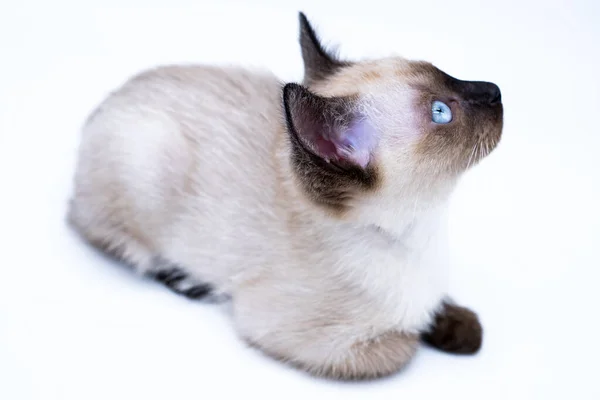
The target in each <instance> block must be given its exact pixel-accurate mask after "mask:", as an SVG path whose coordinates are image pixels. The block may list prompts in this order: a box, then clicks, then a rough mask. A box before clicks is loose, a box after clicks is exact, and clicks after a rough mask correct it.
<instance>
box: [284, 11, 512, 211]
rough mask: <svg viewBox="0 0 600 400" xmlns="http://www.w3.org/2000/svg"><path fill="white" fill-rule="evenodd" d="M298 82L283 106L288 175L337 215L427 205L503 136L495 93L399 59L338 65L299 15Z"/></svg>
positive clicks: (485, 86)
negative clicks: (416, 202)
mask: <svg viewBox="0 0 600 400" xmlns="http://www.w3.org/2000/svg"><path fill="white" fill-rule="evenodd" d="M300 44H301V47H302V56H303V59H304V67H305V77H304V82H303V84H302V85H299V84H294V83H290V84H287V85H285V87H284V90H283V103H284V109H285V117H286V122H287V128H288V133H289V137H290V143H291V160H292V166H293V169H294V173H295V176H296V178H298V179H297V181H298V182H299V184H300V185H301V186H302V188H303V190H304V191H305V192H306V193H307V194H308V195H309V197H310V198H311V200H313V201H315V202H316V203H318V204H321V205H323V206H326V207H328V208H330V209H332V210H336V211H346V210H348V209H351V208H353V207H358V206H360V205H361V204H365V203H368V204H371V205H373V204H376V205H377V206H378V207H393V204H394V202H396V203H397V204H398V203H401V202H402V201H403V199H409V198H414V197H415V196H416V197H418V198H419V199H426V200H427V198H428V197H429V198H431V201H434V199H433V198H435V197H436V196H438V195H444V194H445V193H447V192H448V188H450V187H451V186H452V185H453V183H454V181H455V180H456V178H457V177H458V176H460V175H461V173H463V172H464V171H465V170H467V169H468V168H470V167H471V166H472V165H474V164H476V163H477V162H478V161H479V160H481V159H482V158H483V157H485V156H486V155H487V154H489V153H490V152H491V151H492V150H493V149H494V148H495V147H496V146H497V144H498V142H499V140H500V137H501V132H502V120H503V117H502V115H503V108H502V102H501V97H500V89H499V88H498V86H496V85H495V84H493V83H488V82H473V81H462V80H458V79H455V78H453V77H451V76H449V75H448V74H446V73H444V72H443V71H441V70H439V69H438V68H436V67H435V66H433V65H432V64H430V63H427V62H422V61H411V60H406V59H403V58H399V57H392V58H387V59H380V60H369V61H361V62H358V61H357V62H354V61H346V60H339V59H338V58H337V57H335V56H334V55H333V54H331V53H330V52H328V51H327V50H326V49H325V48H324V47H323V46H322V45H321V43H320V42H319V40H318V38H317V36H316V34H315V31H314V30H313V28H312V27H311V26H310V24H309V22H308V20H307V19H306V17H305V16H304V14H302V13H300Z"/></svg>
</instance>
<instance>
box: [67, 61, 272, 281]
mask: <svg viewBox="0 0 600 400" xmlns="http://www.w3.org/2000/svg"><path fill="white" fill-rule="evenodd" d="M280 96H281V83H280V82H279V81H278V80H277V78H276V77H275V76H274V75H272V74H270V73H268V72H262V71H252V70H246V69H240V68H221V67H209V66H168V67H161V68H157V69H154V70H149V71H146V72H144V73H142V74H139V75H137V76H135V77H134V78H132V79H131V80H129V81H128V82H126V83H125V84H124V85H123V86H122V87H121V88H120V89H118V90H117V91H115V92H113V93H112V94H111V95H110V96H109V97H108V98H107V99H106V100H105V101H104V102H103V103H102V104H101V105H100V106H99V107H98V109H97V110H95V112H94V113H93V114H92V115H91V116H90V118H89V120H88V121H87V123H86V125H85V127H84V129H83V133H82V143H81V147H80V156H79V165H78V167H77V172H76V178H75V179H76V184H75V188H76V192H75V195H74V198H73V201H72V207H71V211H70V220H71V221H72V222H73V223H74V225H76V226H77V227H78V228H79V230H80V231H82V232H83V233H84V235H86V236H87V238H88V239H89V240H90V241H92V242H94V243H95V244H97V245H101V246H102V247H104V248H109V249H112V250H113V252H115V253H118V254H119V255H120V256H121V257H122V258H125V259H126V260H127V261H129V262H130V263H132V264H134V265H137V266H138V267H139V268H140V269H141V270H143V271H145V270H148V269H149V268H151V262H152V259H153V258H155V257H156V256H157V255H160V256H161V257H166V258H169V255H170V254H174V255H175V254H176V255H177V257H178V258H180V259H181V262H183V263H185V262H186V261H187V260H188V259H189V260H195V261H196V263H197V261H198V259H203V258H206V257H208V256H209V254H208V253H209V252H208V251H207V250H208V249H210V255H211V257H214V255H215V254H220V253H221V252H223V253H221V254H235V253H236V250H237V251H238V252H241V254H244V250H245V249H243V248H238V249H235V247H236V246H242V247H243V246H249V245H252V243H249V241H248V236H250V235H256V232H260V231H261V229H263V230H264V227H262V225H267V224H268V223H269V221H272V220H273V219H274V216H273V204H272V203H273V202H274V199H275V196H276V194H275V190H276V189H275V186H276V185H275V179H276V166H275V159H274V156H273V153H274V151H275V148H274V147H275V143H276V140H277V136H278V135H279V134H281V133H282V127H283V125H282V116H281V110H280V102H281V100H280ZM248 210H251V211H252V212H248ZM184 214H185V216H186V217H185V220H183V219H181V220H180V219H179V216H180V215H184ZM190 217H192V218H195V219H196V220H197V221H198V223H197V224H190ZM200 224H201V226H200ZM266 231H268V229H267V230H266ZM258 239H259V238H257V240H258ZM188 242H190V243H188ZM191 243H194V244H193V245H192V244H191ZM173 244H177V245H176V246H174V245H173ZM202 254H206V256H205V257H203V256H202ZM224 258H225V259H226V258H227V257H224ZM222 262H224V261H222ZM217 270H218V268H217ZM222 272H225V271H222ZM216 273H217V275H220V274H219V273H218V272H216ZM212 278H217V280H219V279H218V277H217V276H215V277H212ZM209 280H211V279H209Z"/></svg>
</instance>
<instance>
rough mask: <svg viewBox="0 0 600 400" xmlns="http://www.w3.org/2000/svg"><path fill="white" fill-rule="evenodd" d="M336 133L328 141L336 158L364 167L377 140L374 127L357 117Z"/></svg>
mask: <svg viewBox="0 0 600 400" xmlns="http://www.w3.org/2000/svg"><path fill="white" fill-rule="evenodd" d="M336 133H337V134H338V135H337V136H334V137H332V142H330V143H331V144H332V146H333V150H334V151H335V154H336V155H337V158H339V159H343V160H346V161H349V162H351V163H353V164H357V165H359V166H360V167H362V168H366V167H367V165H368V164H369V162H370V161H371V154H372V152H373V150H374V149H375V145H376V141H377V137H376V132H375V129H374V128H373V126H371V124H370V123H369V121H368V120H367V119H366V118H360V119H357V120H355V121H353V122H352V124H351V125H350V126H349V127H348V128H346V129H343V130H342V131H341V132H336Z"/></svg>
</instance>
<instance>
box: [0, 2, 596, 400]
mask: <svg viewBox="0 0 600 400" xmlns="http://www.w3.org/2000/svg"><path fill="white" fill-rule="evenodd" d="M12 3H17V2H16V1H13V2H12ZM319 3H322V4H319ZM298 10H304V11H305V12H306V13H307V14H308V16H309V18H311V20H312V21H313V22H314V24H315V25H316V26H317V29H318V31H319V32H320V33H321V36H323V37H324V38H325V39H326V40H327V41H328V42H331V43H338V44H340V45H341V47H340V51H341V54H342V55H343V56H346V57H352V58H355V57H372V56H380V55H388V54H391V53H395V54H399V55H404V56H406V57H411V58H422V59H427V60H429V61H432V62H434V63H435V64H437V65H438V66H439V67H440V68H442V69H444V70H446V71H447V72H448V73H450V74H452V75H454V76H456V77H458V78H463V79H470V80H478V79H481V80H491V81H494V82H496V83H497V84H498V85H499V86H500V87H501V88H502V91H503V99H504V104H505V130H504V138H503V141H502V143H501V145H500V147H499V148H498V149H497V151H495V152H494V153H493V155H492V156H490V157H489V158H488V159H486V160H485V162H483V163H482V164H481V165H480V166H479V167H478V168H476V169H475V170H473V171H472V172H471V173H469V174H468V175H467V176H465V179H464V181H463V182H462V183H461V185H460V187H459V189H458V191H457V193H456V196H455V198H454V202H453V213H452V229H453V232H452V233H453V235H452V240H453V246H452V248H453V250H454V253H453V259H452V263H453V269H454V271H453V293H452V294H453V295H454V296H455V298H456V299H457V300H459V301H460V302H462V303H464V304H466V305H469V306H471V307H473V308H474V309H475V310H476V311H478V312H479V314H480V316H481V319H482V321H483V324H484V327H485V340H484V347H483V349H482V351H481V353H480V354H479V355H477V356H475V357H457V356H450V355H446V354H442V353H439V352H436V351H433V350H430V349H424V350H423V351H421V352H420V353H419V355H418V357H417V358H416V359H415V361H414V363H412V364H411V365H410V367H409V368H408V369H407V370H406V371H404V372H403V373H402V374H399V375H396V376H394V377H392V378H389V379H385V380H381V381H376V382H372V383H360V384H341V383H332V382H327V381H320V380H316V379H313V378H309V377H307V376H305V375H303V374H301V373H299V372H296V371H295V370H292V369H289V368H286V367H285V366H282V365H281V364H279V363H277V362H273V361H271V360H268V359H266V358H265V357H263V356H262V355H261V354H258V353H257V352H255V351H253V350H250V349H248V348H246V347H245V346H244V344H243V343H241V341H239V340H238V339H237V337H236V336H235V333H234V332H233V329H232V326H231V324H230V322H229V319H228V316H227V315H226V313H224V312H223V310H221V309H219V308H218V307H215V306H210V305H205V304H202V303H198V302H191V301H188V300H185V299H183V298H181V297H178V296H176V295H174V294H172V293H171V292H169V291H168V290H167V289H164V288H163V287H161V286H159V285H157V284H154V283H151V282H149V281H147V280H142V279H139V278H137V277H134V276H133V275H132V274H131V273H130V272H128V271H127V270H126V269H124V268H121V267H119V266H118V265H117V264H115V263H113V262H111V261H109V260H107V259H105V258H103V257H101V256H99V255H98V253H96V252H95V251H93V250H91V249H90V248H88V247H86V246H85V245H83V244H82V242H81V241H79V240H78V239H77V238H76V237H75V236H74V235H73V234H72V233H71V232H70V231H69V230H68V229H67V228H66V226H65V224H64V214H65V210H66V204H67V200H68V197H69V192H70V187H71V177H72V173H73V167H74V162H75V150H76V147H77V143H78V134H79V133H78V129H79V127H80V125H81V123H82V122H83V119H84V118H85V117H86V116H87V114H88V113H89V112H90V110H91V109H92V108H93V107H94V106H95V105H96V104H97V103H98V102H99V101H100V100H101V99H102V98H103V96H105V95H106V94H107V92H108V91H109V90H112V89H113V88H115V87H116V86H117V85H119V84H120V83H121V82H122V81H123V80H124V79H126V78H127V77H129V76H130V75H131V74H133V73H135V72H137V71H138V70H140V69H142V68H146V67H150V66H154V65H156V64H163V63H171V62H219V63H243V64H245V65H262V66H265V67H267V68H270V69H272V70H274V71H275V72H276V73H277V74H278V75H279V76H280V77H281V78H282V79H285V80H299V79H300V78H301V75H302V64H301V58H300V50H299V47H298V44H297V30H298V24H297V14H296V13H297V11H298ZM599 21H600V5H599V2H598V1H593V0H589V1H587V2H586V1H578V2H576V1H555V0H544V1H523V0H521V1H507V0H503V1H490V2H479V1H458V0H452V1H450V0H445V1H437V0H428V1H422V2H421V1H416V0H397V1H390V2H389V3H388V2H384V1H378V0H369V1H366V0H362V1H357V2H352V1H349V0H347V1H335V2H334V1H329V2H325V1H308V0H307V1H290V2H284V1H281V0H280V1H276V0H272V1H267V0H261V1H248V2H246V3H244V2H242V1H239V2H235V1H221V2H220V3H217V2H207V1H203V0H193V1H188V2H185V1H178V0H170V1H164V2H162V3H161V2H158V1H142V0H139V1H137V2H136V1H131V0H127V1H126V0H121V1H109V0H102V1H98V2H94V3H92V2H83V1H79V2H75V1H72V2H70V1H67V0H53V1H39V2H31V1H21V2H20V3H18V5H16V4H9V2H8V1H5V2H3V3H2V5H0V188H1V189H0V190H1V195H0V206H1V207H0V246H1V247H0V249H1V252H0V256H1V262H2V266H1V268H0V399H3V400H13V399H78V400H79V399H86V400H87V399H144V400H146V399H148V400H149V399H175V398H185V399H205V398H208V397H211V398H215V397H216V398H225V396H232V397H234V398H236V399H237V398H246V397H248V396H254V395H257V396H260V397H261V398H292V399H294V398H299V399H300V398H303V399H305V398H333V397H334V396H343V397H344V398H352V399H353V398H369V399H370V398H385V399H392V398H398V399H424V398H428V397H430V396H444V398H459V399H553V398H556V399H567V398H569V399H570V398H573V399H599V398H600V388H599V385H598V382H597V376H598V372H600V367H599V366H598V359H599V357H600V351H599V350H600V349H599V344H600V340H599V338H598V330H599V329H600V323H599V322H598V318H599V317H600V314H599V312H598V306H599V305H600V289H599V288H598V285H599V281H600V272H599V268H600V257H599V256H598V250H597V247H596V246H597V245H598V244H599V242H600V241H599V239H600V212H599V211H598V208H599V207H600V195H599V193H600V161H599V158H600V156H599V149H600V129H599V128H598V123H599V122H600V83H599V82H600V78H599V76H600V55H599V53H600V45H599V44H598V42H599V40H600V24H599Z"/></svg>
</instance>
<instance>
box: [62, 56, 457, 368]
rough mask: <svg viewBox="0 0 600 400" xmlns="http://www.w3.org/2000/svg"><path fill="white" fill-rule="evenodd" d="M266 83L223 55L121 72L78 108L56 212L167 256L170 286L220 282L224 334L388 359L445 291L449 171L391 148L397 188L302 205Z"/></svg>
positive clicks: (320, 361) (316, 364)
mask: <svg viewBox="0 0 600 400" xmlns="http://www.w3.org/2000/svg"><path fill="white" fill-rule="evenodd" d="M399 62H400V61H399ZM354 73H356V71H353V72H352V73H351V74H350V73H349V75H348V79H350V78H349V77H351V76H352V74H354ZM378 73H379V74H380V75H385V74H386V73H390V74H392V75H393V74H397V73H398V71H397V70H393V69H392V70H390V71H387V72H386V71H385V68H382V69H381V70H380V71H379V72H378ZM367 81H368V79H363V80H362V83H360V82H357V83H356V85H357V86H360V85H361V84H364V85H366V86H368V85H370V83H369V82H367ZM354 82H356V81H354ZM342 86H343V82H342V83H338V88H341V89H339V90H338V94H339V92H340V91H342V92H343V91H345V90H346V89H344V88H343V87H342ZM311 87H312V90H313V91H314V92H315V93H320V94H322V95H324V96H325V95H328V94H329V93H328V92H329V91H331V90H332V89H331V87H330V86H328V85H327V84H323V83H322V82H312V86H311ZM282 88H283V83H282V82H280V81H279V80H278V79H277V78H276V77H275V76H273V75H272V74H270V73H267V72H261V71H249V70H243V69H238V68H217V67H209V66H172V67H163V68H158V69H155V70H151V71H147V72H144V73H142V74H140V75H138V76H136V77H134V78H133V79H131V80H130V81H128V82H127V83H126V84H125V85H124V86H123V87H122V88H121V89H119V90H118V91H116V92H114V93H113V94H111V96H109V98H108V99H107V100H106V101H105V102H104V103H103V104H102V105H101V106H100V107H99V108H98V109H97V110H96V111H95V112H94V114H93V115H92V116H91V117H90V119H89V120H88V122H87V123H86V126H85V128H84V130H83V134H82V135H83V139H82V144H81V150H80V152H81V153H80V161H79V165H78V169H77V175H76V186H75V195H74V198H73V201H72V207H71V210H70V221H71V222H72V223H73V225H74V226H75V227H76V228H77V229H78V230H79V231H80V232H81V233H82V234H83V235H84V236H85V237H86V238H87V240H89V241H90V242H92V243H94V244H96V245H98V246H100V247H102V248H104V249H106V250H108V251H110V252H112V253H115V254H118V255H119V256H120V257H122V258H123V259H124V260H126V261H127V262H128V263H130V264H131V265H133V266H134V267H135V268H136V269H137V270H138V271H140V272H142V273H146V274H155V275H156V274H159V273H160V272H161V271H164V270H168V269H172V268H174V267H176V268H178V271H183V273H184V274H185V276H186V277H185V279H182V276H183V275H182V276H179V277H178V279H175V280H173V282H171V283H172V286H173V287H174V288H175V289H177V290H178V291H181V292H185V291H187V290H189V289H191V288H194V287H197V286H198V285H205V284H209V285H210V287H211V288H212V289H213V291H214V292H215V293H217V294H225V295H228V296H231V297H232V301H233V310H234V315H235V323H236V327H237V329H238V331H239V333H240V334H241V336H242V337H244V338H245V339H246V340H247V341H248V342H249V343H251V344H254V345H256V346H258V347H260V348H261V349H263V350H264V351H265V352H266V353H269V354H271V355H273V356H275V357H278V358H281V359H285V360H287V361H290V362H292V363H294V364H296V365H299V366H301V367H302V368H304V369H306V370H309V371H311V372H313V373H315V374H322V375H328V376H336V377H345V378H364V377H373V376H380V375H385V374H387V373H391V372H393V371H395V370H397V369H398V368H400V367H401V366H402V365H404V364H405V363H406V362H407V361H408V360H409V359H410V357H411V355H412V354H413V353H414V351H415V349H416V346H417V343H418V338H419V334H420V333H421V332H423V331H425V330H427V328H428V326H429V325H430V324H431V323H432V318H433V316H434V315H435V313H436V312H437V311H439V310H440V309H441V307H442V304H443V303H442V301H443V298H444V296H445V295H446V293H447V290H446V268H445V260H446V259H447V257H446V255H445V248H444V247H445V243H446V241H445V231H444V226H443V225H444V221H445V218H444V214H445V207H446V203H447V197H448V195H449V194H450V192H451V190H452V187H453V184H454V180H455V178H456V177H455V176H454V175H453V174H447V176H446V179H444V180H443V181H440V182H438V183H436V184H429V181H428V179H430V178H428V177H427V176H425V177H420V179H418V180H417V179H414V178H413V177H411V178H409V176H412V175H411V173H413V172H414V170H415V168H417V169H418V168H419V167H415V163H414V161H413V160H412V159H411V157H409V156H406V155H405V156H404V158H405V160H399V161H397V162H395V164H394V167H393V168H391V169H388V170H387V171H385V172H383V173H381V174H380V175H381V176H383V178H381V180H382V181H383V182H389V181H390V180H391V179H392V178H393V179H394V182H396V186H395V189H394V190H396V189H397V190H401V192H402V193H403V196H402V197H401V198H400V197H396V196H395V193H396V192H395V191H393V190H392V189H389V187H387V186H385V185H384V184H378V185H376V186H377V187H379V189H378V190H379V193H381V192H384V193H386V194H387V195H385V196H378V195H374V194H371V192H369V191H368V190H366V191H365V193H364V194H363V195H361V196H355V195H348V194H347V193H348V191H347V190H344V191H341V192H340V193H342V194H340V193H337V192H336V194H335V196H329V197H327V199H326V201H327V202H330V203H331V204H333V206H332V207H329V206H327V207H326V206H321V205H319V204H315V202H314V201H313V198H312V197H311V196H307V194H306V191H305V190H304V189H303V186H302V182H303V181H302V179H305V178H303V177H302V176H304V175H306V174H304V175H302V174H301V175H298V172H297V168H298V166H297V165H295V164H294V163H293V162H292V163H290V154H291V153H292V154H294V151H298V150H297V149H296V148H295V147H294V143H293V141H292V142H290V140H289V135H288V130H289V129H293V127H292V128H290V125H289V124H290V121H289V118H288V121H287V123H286V118H285V113H286V108H285V107H284V103H285V101H284V102H282ZM371 90H372V91H375V92H377V89H373V87H371ZM284 97H285V94H284ZM409 97H410V96H409ZM292 100H294V99H293V98H292ZM292 100H290V101H292ZM369 101H370V100H369ZM402 101H408V100H402ZM286 104H287V103H286ZM369 104H377V103H376V100H373V102H369ZM396 104H398V102H396ZM384 108H385V107H379V108H378V110H379V112H381V111H382V109H384ZM290 112H292V113H293V110H292V111H290ZM296 121H298V119H296ZM300 122H302V121H300ZM403 124H405V125H402V126H400V128H398V129H400V131H402V132H409V131H410V129H413V128H414V126H416V125H418V124H416V123H414V122H410V121H409V122H404V123H403ZM377 126H378V127H380V126H381V123H378V124H377ZM362 132H363V131H361V133H362ZM382 140H383V141H384V140H385V139H382ZM393 140H398V138H395V139H393ZM390 154H392V153H388V154H387V155H386V153H382V154H381V155H380V158H381V159H384V160H385V159H386V157H390ZM393 157H395V155H393ZM363 158H364V157H363V156H362V155H361V156H360V157H358V156H357V158H356V159H357V160H359V161H361V162H362V160H363ZM306 163H307V162H303V163H300V164H298V165H301V167H300V168H303V167H302V165H305V164H306ZM392 172H393V177H392V176H391V173H392ZM336 173H337V172H336ZM319 182H321V181H319ZM423 182H425V183H423ZM380 187H383V189H381V188H380ZM315 190H317V189H315ZM318 190H323V189H322V188H321V189H318ZM386 191H387V192H386ZM374 193H378V192H374ZM395 201H397V202H398V204H393V203H394V202H395ZM338 203H339V204H338ZM342 203H343V206H340V207H338V205H340V204H342ZM327 204H329V203H327Z"/></svg>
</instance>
